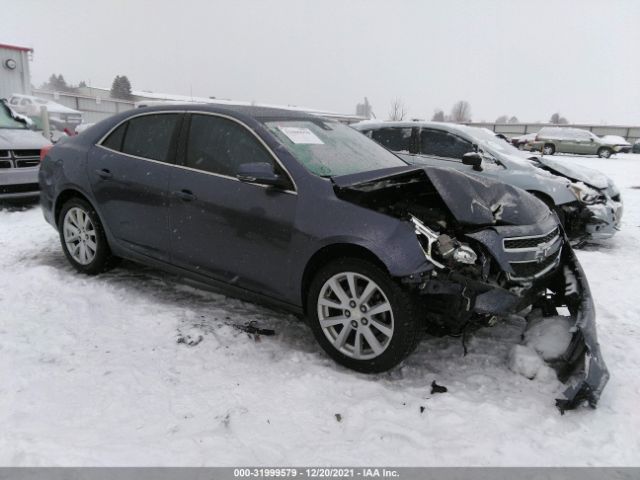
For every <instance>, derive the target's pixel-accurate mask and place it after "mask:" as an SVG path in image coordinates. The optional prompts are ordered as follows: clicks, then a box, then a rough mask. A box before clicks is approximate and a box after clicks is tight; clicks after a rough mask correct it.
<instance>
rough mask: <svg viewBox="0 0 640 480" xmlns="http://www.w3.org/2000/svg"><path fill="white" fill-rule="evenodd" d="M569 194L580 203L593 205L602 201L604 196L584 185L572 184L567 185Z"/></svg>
mask: <svg viewBox="0 0 640 480" xmlns="http://www.w3.org/2000/svg"><path fill="white" fill-rule="evenodd" d="M569 188H570V189H571V192H572V193H573V194H574V195H575V196H576V198H577V199H578V201H579V202H580V203H584V204H585V205H594V204H596V203H600V202H602V201H603V200H604V196H603V195H602V194H601V193H600V192H599V191H598V190H596V189H594V188H591V187H588V186H586V185H585V184H584V183H576V182H574V183H572V184H571V185H569Z"/></svg>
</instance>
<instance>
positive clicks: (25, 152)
mask: <svg viewBox="0 0 640 480" xmlns="http://www.w3.org/2000/svg"><path fill="white" fill-rule="evenodd" d="M27 124H28V120H27V119H26V118H24V117H22V116H21V115H18V114H16V113H15V112H14V111H12V110H11V109H10V108H9V107H8V106H7V104H6V103H5V102H4V100H2V99H0V200H7V199H15V198H24V197H37V196H38V195H39V194H40V187H39V186H38V169H39V167H40V149H41V148H42V147H45V146H47V145H49V144H50V143H49V142H48V141H47V140H46V139H45V138H44V137H43V136H42V135H40V134H38V133H36V132H34V131H31V130H30V129H29V128H28V126H27Z"/></svg>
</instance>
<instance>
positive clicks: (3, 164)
mask: <svg viewBox="0 0 640 480" xmlns="http://www.w3.org/2000/svg"><path fill="white" fill-rule="evenodd" d="M0 168H11V162H10V161H9V160H0Z"/></svg>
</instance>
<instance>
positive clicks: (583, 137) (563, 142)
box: [532, 127, 629, 158]
mask: <svg viewBox="0 0 640 480" xmlns="http://www.w3.org/2000/svg"><path fill="white" fill-rule="evenodd" d="M623 140H624V139H623ZM532 147H533V148H534V149H535V150H540V151H541V152H542V154H543V155H553V154H554V153H571V154H574V155H598V156H599V157H601V158H609V157H610V156H611V155H613V154H614V153H618V152H621V151H622V150H624V149H625V148H628V147H629V144H628V143H627V142H624V143H622V142H620V141H617V140H616V139H613V138H606V137H603V138H600V137H598V136H597V135H594V134H593V133H592V132H590V131H589V130H583V129H581V128H568V127H543V128H542V129H541V130H540V131H539V132H538V133H537V135H536V138H535V140H534V142H533V144H532Z"/></svg>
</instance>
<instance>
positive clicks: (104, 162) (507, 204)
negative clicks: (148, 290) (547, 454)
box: [40, 105, 608, 410]
mask: <svg viewBox="0 0 640 480" xmlns="http://www.w3.org/2000/svg"><path fill="white" fill-rule="evenodd" d="M40 186H41V190H42V193H41V203H42V207H43V212H44V215H45V218H46V219H47V221H49V223H51V225H52V226H54V227H55V228H56V229H58V231H59V234H60V241H61V242H60V243H61V247H62V249H63V251H64V253H65V255H66V257H67V259H68V260H69V262H70V263H71V265H72V266H73V267H74V268H76V269H77V270H78V271H79V272H82V273H86V274H97V273H100V272H103V271H105V270H106V269H108V268H111V267H113V266H114V265H115V261H114V260H115V259H117V258H118V257H121V258H127V259H130V260H133V261H137V262H140V263H145V264H150V265H153V266H155V267H158V268H163V269H165V270H167V271H170V272H173V273H176V274H178V275H180V276H183V277H187V278H189V279H190V280H192V281H196V282H198V283H202V284H206V285H209V286H213V287H216V288H218V289H220V290H222V291H224V292H226V293H228V294H230V295H233V296H237V297H242V298H246V299H249V300H253V301H257V302H261V303H268V304H272V305H276V306H278V307H280V308H284V309H287V310H289V311H292V312H295V313H298V314H300V315H303V316H304V317H306V319H307V321H308V322H309V325H310V327H311V330H312V331H313V333H314V335H315V337H316V339H317V340H318V342H319V343H320V345H321V346H322V348H323V349H324V350H325V351H326V352H327V353H328V354H329V355H330V356H331V357H332V358H333V359H335V360H336V361H337V362H339V363H341V364H342V365H345V366H347V367H349V368H352V369H354V370H357V371H360V372H366V373H375V372H383V371H386V370H389V369H391V368H393V367H394V366H396V365H398V364H399V363H400V362H402V361H403V360H404V359H405V358H406V357H407V356H408V355H410V354H411V352H412V351H413V350H414V348H415V347H416V346H417V344H418V343H419V341H420V339H421V338H422V334H423V333H424V332H426V331H428V332H431V333H433V334H438V335H448V334H453V335H460V334H463V335H465V334H469V333H471V332H473V330H474V329H477V328H481V327H486V326H492V325H495V324H496V323H498V322H500V321H501V320H502V319H506V318H510V317H511V316H513V315H525V314H526V313H525V312H533V311H535V312H536V315H538V316H539V315H540V314H541V315H543V316H545V317H557V316H558V309H561V311H563V312H566V313H567V315H566V316H567V317H569V318H570V322H571V324H572V325H573V327H572V331H571V332H572V333H571V336H572V341H571V344H570V345H569V346H568V348H567V349H566V352H564V354H563V355H561V356H560V357H559V358H555V359H554V366H555V367H556V368H557V369H558V373H559V375H560V377H561V379H563V380H564V381H567V382H569V386H568V387H567V391H566V393H565V398H563V399H560V400H558V406H559V407H560V408H561V409H562V410H565V409H570V408H573V407H575V406H577V405H578V404H580V403H582V402H583V401H587V402H588V403H589V404H590V405H591V406H595V405H596V404H597V402H598V398H599V397H600V394H601V392H602V390H603V388H604V385H605V383H606V381H607V378H608V373H607V369H606V367H605V365H604V362H603V360H602V357H601V354H600V349H599V347H598V342H597V339H596V333H595V314H594V308H593V302H592V299H591V295H590V293H589V286H588V284H587V281H586V278H585V276H584V273H583V271H582V269H581V267H580V265H579V263H578V261H577V259H576V257H575V256H574V254H573V251H572V249H571V246H570V245H569V243H568V241H567V238H566V235H565V233H564V230H563V229H562V227H561V225H560V224H559V222H558V218H557V216H556V215H555V214H554V213H552V212H551V211H550V210H549V209H548V208H547V207H546V206H545V204H544V203H543V202H541V201H539V200H538V199H536V198H535V197H533V196H532V195H530V194H528V193H527V192H525V191H524V190H520V189H518V188H515V187H512V186H509V185H506V184H503V183H499V182H496V181H493V180H490V179H486V178H474V177H473V176H471V175H467V174H464V173H461V172H458V171H455V170H450V169H442V168H435V167H416V166H410V165H408V164H407V163H405V162H404V161H403V160H401V159H400V158H399V157H397V156H396V155H394V154H392V153H391V152H389V151H388V150H386V149H384V148H382V147H381V146H380V145H378V144H377V143H375V142H373V141H372V140H369V139H368V138H366V137H365V136H364V135H361V134H360V133H358V132H356V131H355V130H353V129H351V128H349V127H347V126H344V125H342V124H340V123H337V122H334V121H330V120H324V119H321V118H318V117H315V116H312V115H309V114H305V113H300V112H292V111H287V110H277V109H265V108H258V107H222V106H213V105H171V106H163V107H161V108H160V107H158V108H146V109H139V110H136V111H134V112H126V113H123V114H120V115H116V116H113V117H111V118H110V119H107V120H105V121H103V122H101V123H99V124H96V125H95V126H93V127H92V128H90V129H88V130H87V131H86V132H84V133H82V134H80V135H78V136H77V137H73V138H71V139H69V140H68V141H67V142H65V143H63V144H58V145H56V146H55V147H53V148H52V149H51V150H50V151H49V152H48V153H47V155H46V157H45V159H44V161H43V163H42V166H41V168H40Z"/></svg>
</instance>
